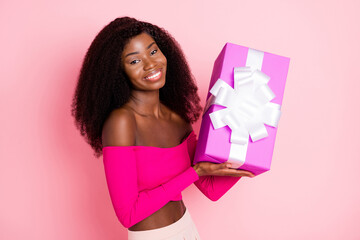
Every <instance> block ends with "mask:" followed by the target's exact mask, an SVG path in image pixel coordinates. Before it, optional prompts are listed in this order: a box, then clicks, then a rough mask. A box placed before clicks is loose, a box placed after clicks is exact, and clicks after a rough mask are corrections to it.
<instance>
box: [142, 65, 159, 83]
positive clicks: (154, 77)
mask: <svg viewBox="0 0 360 240" xmlns="http://www.w3.org/2000/svg"><path fill="white" fill-rule="evenodd" d="M161 75H162V71H161V68H160V69H156V70H154V71H151V72H150V73H149V74H148V75H147V76H146V77H144V79H145V80H148V81H157V80H159V79H160V77H161Z"/></svg>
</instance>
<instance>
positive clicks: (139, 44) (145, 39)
mask: <svg viewBox="0 0 360 240" xmlns="http://www.w3.org/2000/svg"><path fill="white" fill-rule="evenodd" d="M154 41H155V40H154V39H153V38H152V37H151V36H150V35H149V34H147V33H141V34H139V35H137V36H135V37H133V38H131V39H130V40H129V42H128V43H127V44H126V45H125V46H124V51H123V54H126V53H128V52H136V51H141V50H144V49H146V48H147V47H148V46H149V44H151V43H152V42H154Z"/></svg>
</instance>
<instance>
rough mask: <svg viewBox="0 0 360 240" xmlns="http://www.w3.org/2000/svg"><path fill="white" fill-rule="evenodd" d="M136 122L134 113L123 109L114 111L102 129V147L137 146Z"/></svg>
mask: <svg viewBox="0 0 360 240" xmlns="http://www.w3.org/2000/svg"><path fill="white" fill-rule="evenodd" d="M135 130H136V120H135V116H134V113H133V112H132V111H131V110H129V109H127V108H125V107H121V108H118V109H115V110H113V111H112V112H111V113H110V115H109V117H108V118H107V119H106V121H105V123H104V126H103V129H102V145H103V147H106V146H133V145H134V144H135V134H136V133H135Z"/></svg>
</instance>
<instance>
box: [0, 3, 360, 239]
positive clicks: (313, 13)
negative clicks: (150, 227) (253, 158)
mask: <svg viewBox="0 0 360 240" xmlns="http://www.w3.org/2000/svg"><path fill="white" fill-rule="evenodd" d="M220 2H221V4H220ZM338 2H340V1H329V0H328V1H314V0H312V1H310V0H304V1H284V0H274V1H265V0H264V1H254V0H251V1H235V0H234V1H216V3H215V1H214V3H209V1H194V0H192V1H182V4H175V3H174V2H173V1H126V2H124V1H107V2H106V3H100V1H90V0H87V1H75V2H74V1H69V0H66V1H61V2H60V1H58V2H57V3H53V1H11V2H10V1H7V2H1V3H0V26H1V28H0V29H1V38H0V41H1V44H0V66H1V67H0V79H1V85H0V112H1V118H0V124H1V127H2V129H1V134H0V156H1V167H0V239H53V240H56V239H74V240H75V239H87V240H90V239H125V238H126V229H125V228H123V227H122V225H121V224H120V223H119V222H118V220H117V219H116V216H115V213H114V211H113V208H112V205H111V202H110V198H109V194H108V190H107V186H106V181H105V176H104V169H103V165H102V161H101V159H96V158H94V157H93V153H92V150H91V148H90V147H89V145H87V143H86V142H85V141H84V140H83V138H82V137H81V136H80V134H79V131H78V130H77V129H76V128H75V126H74V120H73V118H72V117H71V115H70V104H71V98H72V96H73V92H74V88H75V84H76V79H77V76H78V73H79V69H80V66H81V63H82V59H83V57H84V54H85V52H86V50H87V48H88V47H89V45H90V43H91V41H92V40H93V38H94V37H95V35H96V34H97V33H98V32H99V31H100V30H101V28H102V27H103V26H105V25H106V24H107V23H109V22H110V21H111V20H113V19H114V18H116V17H118V16H124V15H130V16H134V17H137V18H139V19H141V20H146V21H150V22H152V23H154V24H158V25H159V26H162V27H164V28H166V29H167V30H168V31H169V32H170V33H171V34H172V35H173V36H174V37H175V38H176V39H177V40H178V41H179V43H180V44H181V46H182V48H183V50H184V52H185V54H186V56H187V59H188V61H189V64H190V66H191V69H192V71H193V74H194V75H195V77H196V79H197V82H198V85H199V89H200V96H201V98H202V103H203V104H204V101H205V97H206V94H207V93H206V91H207V88H208V82H209V80H210V75H211V71H212V66H213V62H214V60H215V58H216V56H217V55H218V53H219V52H220V50H221V48H222V47H223V45H224V44H225V42H228V41H229V42H233V43H237V44H240V45H243V46H248V47H252V48H256V49H259V50H263V51H267V52H271V53H275V54H279V55H283V56H286V57H290V58H291V62H290V70H289V74H288V79H287V84H286V87H285V95H284V100H283V107H282V110H283V112H284V113H283V116H282V119H281V120H280V124H279V129H278V133H277V140H276V143H275V150H274V156H273V163H272V170H270V171H269V172H267V173H264V174H262V175H260V176H258V177H256V178H253V179H242V180H240V182H239V183H237V184H236V185H235V186H234V187H233V188H232V189H231V190H230V191H229V192H228V194H226V195H225V196H224V197H223V198H222V199H220V200H219V201H218V202H211V201H210V200H208V199H206V197H205V196H203V195H202V194H201V193H200V191H198V190H197V188H196V187H195V186H194V185H192V186H190V187H189V188H187V189H186V190H185V191H184V193H183V196H184V201H185V204H186V206H187V207H188V209H189V210H190V212H191V214H192V217H193V219H194V221H195V223H196V225H197V227H198V230H199V232H200V235H201V236H202V238H203V239H204V240H215V239H230V240H231V239H360V228H359V221H360V206H359V205H360V204H359V203H360V187H359V182H360V174H359V172H360V161H359V160H360V146H359V137H358V135H359V134H360V125H359V122H360V108H359V106H358V104H359V100H360V94H359V90H360V81H359V79H360V74H359V70H358V66H357V65H358V64H359V60H358V56H357V54H359V53H360V44H359V42H360V28H359V23H360V15H359V14H358V10H359V9H360V2H359V1H357V0H353V1H351V0H348V1H342V3H338ZM199 124H200V121H199V122H198V123H197V124H195V125H194V128H195V131H196V132H197V133H198V130H199Z"/></svg>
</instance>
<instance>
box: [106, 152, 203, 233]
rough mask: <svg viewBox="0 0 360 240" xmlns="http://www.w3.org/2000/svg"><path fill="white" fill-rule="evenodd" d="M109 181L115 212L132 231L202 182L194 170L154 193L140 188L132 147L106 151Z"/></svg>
mask: <svg viewBox="0 0 360 240" xmlns="http://www.w3.org/2000/svg"><path fill="white" fill-rule="evenodd" d="M103 156H104V167H105V174H106V181H107V184H108V188H109V193H110V197H111V201H112V204H113V206H114V210H115V212H116V215H117V217H118V219H119V221H120V222H121V223H122V225H124V227H126V228H129V227H131V226H132V225H134V224H136V223H138V222H140V221H141V220H143V219H145V218H146V217H148V216H150V215H151V214H153V213H154V212H156V211H157V210H159V209H160V208H161V207H163V206H164V205H165V204H166V203H168V202H169V201H170V200H171V199H172V198H174V197H175V196H177V195H178V194H179V193H181V191H183V190H184V189H185V188H187V187H188V186H189V185H191V184H192V183H193V182H194V181H196V180H197V179H199V177H198V175H197V173H196V172H195V171H194V169H193V168H192V167H189V168H188V169H187V170H186V171H184V172H183V173H181V174H180V175H177V176H175V177H174V178H172V179H171V180H169V181H168V182H165V183H163V184H161V185H160V186H157V187H155V188H153V189H150V190H143V191H139V190H138V186H137V170H136V155H135V151H134V149H133V148H131V147H105V148H103Z"/></svg>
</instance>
